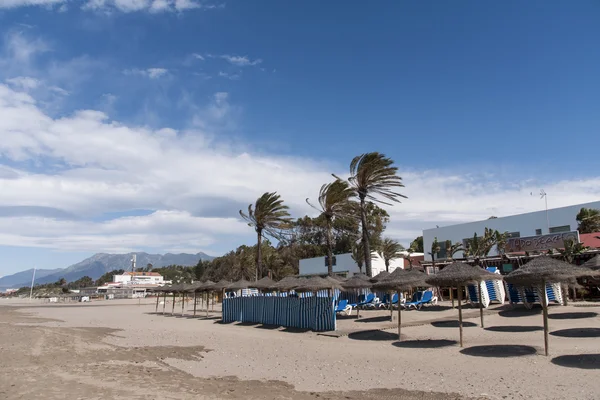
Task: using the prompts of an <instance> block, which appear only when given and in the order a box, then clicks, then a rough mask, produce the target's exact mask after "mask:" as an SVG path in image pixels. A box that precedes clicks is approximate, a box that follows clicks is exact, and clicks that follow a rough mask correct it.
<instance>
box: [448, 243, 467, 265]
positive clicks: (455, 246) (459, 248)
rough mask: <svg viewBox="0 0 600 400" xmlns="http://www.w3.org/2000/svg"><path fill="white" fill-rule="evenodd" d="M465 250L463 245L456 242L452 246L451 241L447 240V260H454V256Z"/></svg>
mask: <svg viewBox="0 0 600 400" xmlns="http://www.w3.org/2000/svg"><path fill="white" fill-rule="evenodd" d="M463 250H464V248H463V245H462V243H460V242H456V243H454V244H452V241H451V240H446V258H451V259H453V260H454V255H455V254H456V253H458V252H459V251H463Z"/></svg>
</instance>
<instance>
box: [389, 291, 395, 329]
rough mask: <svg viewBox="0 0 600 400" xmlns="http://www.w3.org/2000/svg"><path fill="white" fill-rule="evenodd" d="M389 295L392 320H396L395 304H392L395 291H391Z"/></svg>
mask: <svg viewBox="0 0 600 400" xmlns="http://www.w3.org/2000/svg"><path fill="white" fill-rule="evenodd" d="M389 296H390V298H389V300H388V301H389V303H390V321H392V322H393V321H394V305H393V304H392V300H393V297H394V292H390V293H389Z"/></svg>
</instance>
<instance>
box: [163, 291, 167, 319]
mask: <svg viewBox="0 0 600 400" xmlns="http://www.w3.org/2000/svg"><path fill="white" fill-rule="evenodd" d="M166 306H167V292H165V295H164V296H163V315H164V313H165V307H166Z"/></svg>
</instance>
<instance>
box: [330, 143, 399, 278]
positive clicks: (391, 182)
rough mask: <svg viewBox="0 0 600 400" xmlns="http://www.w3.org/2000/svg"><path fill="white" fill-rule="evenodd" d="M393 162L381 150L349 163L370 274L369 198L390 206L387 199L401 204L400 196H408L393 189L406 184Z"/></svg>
mask: <svg viewBox="0 0 600 400" xmlns="http://www.w3.org/2000/svg"><path fill="white" fill-rule="evenodd" d="M393 164H394V161H393V160H392V159H391V158H388V157H386V156H385V155H384V154H381V153H378V152H372V153H364V154H361V155H360V156H356V157H354V159H352V162H351V163H350V178H349V179H348V181H349V182H350V185H351V186H352V187H353V188H354V190H355V192H356V194H357V195H358V199H359V200H360V220H361V225H362V241H363V246H364V253H365V269H366V272H367V275H368V276H372V270H371V245H370V242H369V230H368V224H367V200H370V201H372V202H379V203H382V204H387V205H390V203H387V202H386V201H384V200H390V201H393V202H397V203H399V202H400V198H406V196H404V195H402V194H400V193H398V192H395V191H394V190H393V189H394V188H399V187H404V185H403V184H402V178H401V177H399V176H398V175H396V173H397V172H398V168H397V167H394V166H393ZM336 178H337V177H336ZM382 198H383V200H382Z"/></svg>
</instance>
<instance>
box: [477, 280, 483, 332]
mask: <svg viewBox="0 0 600 400" xmlns="http://www.w3.org/2000/svg"><path fill="white" fill-rule="evenodd" d="M477 290H479V317H480V318H481V327H482V328H483V297H481V282H478V283H477Z"/></svg>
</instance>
